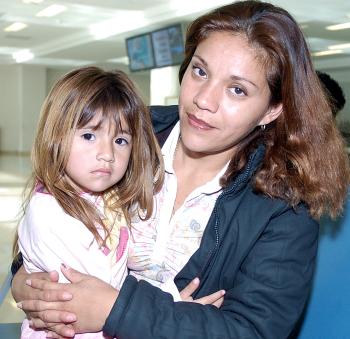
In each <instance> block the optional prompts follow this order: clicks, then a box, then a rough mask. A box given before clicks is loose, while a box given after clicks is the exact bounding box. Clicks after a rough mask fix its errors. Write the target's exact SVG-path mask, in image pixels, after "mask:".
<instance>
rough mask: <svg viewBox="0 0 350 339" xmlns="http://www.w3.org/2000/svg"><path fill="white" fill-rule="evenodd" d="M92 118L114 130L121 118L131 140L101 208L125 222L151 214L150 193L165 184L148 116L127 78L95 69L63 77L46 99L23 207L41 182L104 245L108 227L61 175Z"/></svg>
mask: <svg viewBox="0 0 350 339" xmlns="http://www.w3.org/2000/svg"><path fill="white" fill-rule="evenodd" d="M96 114H101V122H102V121H103V120H105V119H107V120H109V121H113V122H115V124H116V126H117V128H121V118H122V119H123V120H124V121H125V122H126V124H127V126H128V129H129V131H130V134H131V137H132V141H131V142H132V151H131V155H130V160H129V164H128V167H127V170H126V173H125V175H124V176H123V178H122V179H121V180H120V181H119V182H118V183H116V184H115V185H114V186H113V187H111V188H109V189H108V190H107V191H106V192H103V198H104V201H105V206H106V207H107V208H108V209H109V210H111V211H117V210H120V209H121V210H122V211H123V213H124V215H125V216H126V219H127V221H128V222H129V223H130V218H131V212H132V211H139V212H141V213H140V214H141V215H142V217H143V218H145V219H147V218H149V217H150V216H151V214H152V211H153V195H154V193H155V192H157V191H159V189H160V188H161V185H162V182H163V162H162V161H163V160H162V155H161V152H160V148H159V145H158V142H157V140H156V138H155V135H154V133H153V128H152V123H151V118H150V113H149V111H148V109H147V107H146V106H145V105H144V103H143V102H142V100H141V98H140V96H139V95H138V94H137V91H136V89H135V86H134V85H133V84H132V82H131V81H130V80H129V78H128V77H127V76H126V74H124V73H123V72H121V71H110V72H108V71H104V70H102V69H100V68H97V67H86V68H80V69H76V70H73V71H71V72H69V73H68V74H66V75H64V76H63V77H62V78H61V79H60V80H59V81H58V82H57V83H56V84H55V86H54V87H53V88H52V90H51V91H50V93H49V95H48V97H47V98H46V100H45V102H44V104H43V106H42V110H41V116H40V120H39V125H38V131H37V134H36V138H35V141H34V146H33V149H32V164H33V175H32V180H31V183H30V185H29V193H28V195H27V198H26V201H25V204H24V206H26V204H27V203H28V202H29V199H30V197H31V195H32V194H33V192H35V185H36V183H37V182H39V183H41V184H42V185H43V186H44V188H45V189H46V190H47V192H48V193H50V194H52V196H53V197H55V199H56V200H57V202H58V203H59V204H60V205H61V207H62V208H63V209H64V211H65V212H66V213H67V214H69V215H71V216H72V217H74V218H76V219H78V220H80V221H81V222H82V223H83V224H84V225H85V226H86V227H87V228H88V229H89V230H90V231H91V232H92V233H93V235H94V237H95V238H96V240H97V241H98V242H99V243H100V245H104V244H105V241H106V239H107V237H108V235H109V229H108V227H107V226H106V225H104V223H103V221H102V220H101V217H100V216H99V213H98V211H96V208H95V207H94V206H93V205H92V204H91V203H89V202H88V201H87V200H86V199H85V198H83V197H81V196H80V194H79V192H77V191H76V189H75V188H74V186H73V184H72V181H71V180H70V179H69V178H68V177H67V174H66V172H65V167H66V164H67V161H68V157H69V153H70V148H71V143H72V139H73V135H74V133H75V131H76V130H77V129H79V128H82V127H84V126H85V125H86V124H87V123H88V122H89V121H91V120H92V119H93V118H94V116H95V115H96ZM136 207H137V208H136ZM96 224H100V225H102V226H103V227H104V230H105V234H106V237H104V238H102V237H101V235H100V234H99V233H98V231H97V229H96ZM14 251H15V250H14Z"/></svg>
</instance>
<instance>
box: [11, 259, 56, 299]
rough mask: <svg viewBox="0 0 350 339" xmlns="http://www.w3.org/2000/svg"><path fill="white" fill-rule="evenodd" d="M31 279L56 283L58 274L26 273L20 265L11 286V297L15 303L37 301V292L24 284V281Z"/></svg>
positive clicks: (54, 272)
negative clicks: (29, 300)
mask: <svg viewBox="0 0 350 339" xmlns="http://www.w3.org/2000/svg"><path fill="white" fill-rule="evenodd" d="M31 279H39V280H45V281H52V282H57V281H58V273H57V272H56V271H52V272H50V273H27V272H26V271H25V269H24V267H23V265H22V266H21V268H20V269H19V270H18V271H17V273H16V274H15V275H14V277H13V279H12V284H11V292H12V296H13V298H14V299H15V300H16V301H19V300H27V299H39V293H38V291H37V290H35V289H33V288H31V287H30V286H28V285H27V284H26V281H27V280H31Z"/></svg>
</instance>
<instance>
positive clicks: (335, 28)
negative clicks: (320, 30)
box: [326, 22, 350, 31]
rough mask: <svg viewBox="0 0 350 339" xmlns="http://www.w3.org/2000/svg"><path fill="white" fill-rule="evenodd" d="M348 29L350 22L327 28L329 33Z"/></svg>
mask: <svg viewBox="0 0 350 339" xmlns="http://www.w3.org/2000/svg"><path fill="white" fill-rule="evenodd" d="M347 28H350V22H345V23H343V24H339V25H331V26H327V27H326V29H328V30H329V31H338V30H340V29H347Z"/></svg>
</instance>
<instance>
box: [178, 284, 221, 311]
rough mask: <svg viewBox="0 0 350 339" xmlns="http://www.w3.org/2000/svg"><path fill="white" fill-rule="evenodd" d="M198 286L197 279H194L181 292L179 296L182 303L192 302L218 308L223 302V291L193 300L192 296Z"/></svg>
mask: <svg viewBox="0 0 350 339" xmlns="http://www.w3.org/2000/svg"><path fill="white" fill-rule="evenodd" d="M198 286H199V279H198V278H194V279H193V280H192V281H191V282H190V283H189V284H188V285H187V286H186V287H185V288H184V289H183V290H182V291H181V292H180V296H181V299H182V300H183V301H188V302H194V303H198V304H202V305H208V304H211V305H214V306H216V307H217V308H220V307H221V305H222V303H223V302H224V295H225V291H224V290H220V291H217V292H215V293H212V294H209V295H207V296H205V297H202V298H199V299H195V300H193V298H192V294H193V293H194V292H195V290H196V289H197V288H198Z"/></svg>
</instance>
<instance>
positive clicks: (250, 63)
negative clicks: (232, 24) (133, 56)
mask: <svg viewBox="0 0 350 339" xmlns="http://www.w3.org/2000/svg"><path fill="white" fill-rule="evenodd" d="M269 102H270V90H269V87H268V84H267V81H266V72H265V70H264V68H263V67H262V64H261V63H260V62H259V58H257V54H256V51H255V50H254V49H253V48H251V47H250V46H249V45H248V43H247V42H246V40H245V38H244V37H243V36H241V35H233V34H231V33H228V32H213V33H211V34H210V35H209V37H208V38H207V39H205V40H204V41H202V42H201V43H200V44H199V45H198V46H197V49H196V51H195V53H194V55H193V58H192V60H191V62H190V64H189V66H188V68H187V70H186V72H185V74H184V77H183V79H182V83H181V91H180V100H179V109H180V124H181V140H182V143H183V145H184V147H185V148H186V149H188V150H189V151H191V152H194V153H203V154H218V153H223V154H226V155H227V157H228V158H230V157H231V156H232V151H233V150H234V146H235V145H237V143H239V142H240V141H241V140H242V139H243V138H244V137H245V136H246V135H248V134H249V133H250V132H251V131H252V130H253V129H254V128H256V126H258V125H265V124H268V123H269V122H271V121H272V120H274V119H276V118H277V117H278V115H279V114H280V112H281V105H277V106H276V107H270V106H269Z"/></svg>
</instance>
